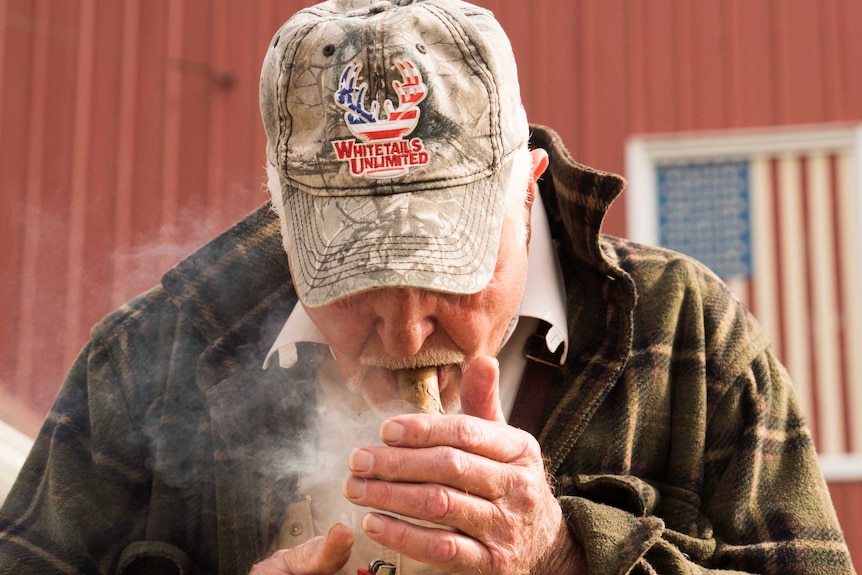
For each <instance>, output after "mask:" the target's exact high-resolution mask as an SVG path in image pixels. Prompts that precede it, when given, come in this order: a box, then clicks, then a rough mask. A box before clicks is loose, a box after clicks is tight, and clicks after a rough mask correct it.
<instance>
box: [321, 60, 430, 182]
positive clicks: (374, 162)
mask: <svg viewBox="0 0 862 575" xmlns="http://www.w3.org/2000/svg"><path fill="white" fill-rule="evenodd" d="M395 65H396V66H398V69H399V71H400V72H401V78H402V81H398V80H395V81H393V82H392V86H393V87H394V88H395V93H396V94H397V95H398V107H397V108H396V107H395V106H394V105H393V104H392V101H391V100H389V99H387V100H386V101H385V102H384V103H383V109H384V111H385V112H386V119H385V120H383V119H380V118H379V113H380V104H379V103H378V102H377V101H376V100H375V101H373V102H372V103H371V107H370V108H367V107H366V106H365V96H366V91H367V89H368V84H367V83H365V82H363V81H361V80H360V77H359V73H360V72H361V71H362V64H360V63H352V64H348V66H347V67H346V68H344V71H343V72H342V73H341V78H340V80H339V86H338V91H337V92H335V103H336V104H338V106H339V107H341V108H342V109H344V120H345V122H346V123H347V127H348V129H349V130H350V132H351V133H352V134H353V135H354V136H356V137H357V138H359V140H361V142H357V141H356V140H336V141H333V142H332V145H333V147H334V148H335V152H336V154H337V155H338V159H339V160H343V161H349V162H350V171H351V173H353V174H354V175H357V176H358V175H367V176H372V177H376V178H391V177H394V176H397V175H401V174H404V173H405V172H407V170H408V169H409V168H410V166H413V165H424V164H426V163H428V152H426V151H425V146H424V144H423V142H422V139H421V138H413V139H411V140H409V141H407V140H404V139H403V138H404V136H406V135H407V134H409V133H411V132H412V131H413V130H414V129H415V128H416V125H417V124H418V123H419V114H420V110H419V107H418V104H419V102H421V101H422V100H424V99H425V95H426V94H427V93H428V88H427V87H426V86H425V83H424V82H423V81H422V75H421V74H420V73H419V69H418V68H416V66H415V65H414V64H413V62H411V61H410V60H397V61H396V62H395Z"/></svg>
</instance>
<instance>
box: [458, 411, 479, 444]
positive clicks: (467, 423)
mask: <svg viewBox="0 0 862 575" xmlns="http://www.w3.org/2000/svg"><path fill="white" fill-rule="evenodd" d="M456 432H457V434H458V442H459V445H463V446H464V447H465V448H466V449H467V450H470V449H471V448H475V447H478V446H481V445H482V444H483V443H484V442H485V434H484V433H483V432H482V427H481V426H480V425H478V423H477V422H476V421H474V420H473V419H472V418H467V417H464V418H461V419H460V420H459V422H458V426H457V428H456Z"/></svg>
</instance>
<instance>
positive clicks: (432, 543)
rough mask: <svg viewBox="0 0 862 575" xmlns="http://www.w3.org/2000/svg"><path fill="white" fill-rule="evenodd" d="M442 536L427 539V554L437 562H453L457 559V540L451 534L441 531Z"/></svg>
mask: <svg viewBox="0 0 862 575" xmlns="http://www.w3.org/2000/svg"><path fill="white" fill-rule="evenodd" d="M440 533H441V535H442V537H434V538H432V539H431V540H429V543H428V554H429V556H431V557H433V558H434V559H435V561H436V562H437V563H444V564H447V565H449V564H454V562H455V561H456V560H457V559H458V556H459V552H458V542H457V541H456V539H455V537H454V536H452V534H450V533H448V532H445V531H441V532H440Z"/></svg>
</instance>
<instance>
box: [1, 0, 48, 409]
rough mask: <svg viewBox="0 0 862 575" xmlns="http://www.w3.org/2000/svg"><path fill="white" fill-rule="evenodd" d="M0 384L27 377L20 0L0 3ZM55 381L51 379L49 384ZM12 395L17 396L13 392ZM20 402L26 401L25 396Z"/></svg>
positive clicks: (25, 27)
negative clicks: (21, 345) (21, 367)
mask: <svg viewBox="0 0 862 575" xmlns="http://www.w3.org/2000/svg"><path fill="white" fill-rule="evenodd" d="M0 9H2V12H0V25H2V29H0V73H2V76H0V195H2V199H3V205H4V208H3V210H2V211H0V222H2V225H0V245H2V246H3V249H0V274H2V277H3V281H0V325H2V326H4V327H3V330H2V333H3V335H2V336H0V337H2V339H0V385H2V387H4V388H5V395H7V396H9V398H13V397H17V396H19V395H23V394H24V393H25V388H26V386H28V385H31V382H22V381H21V380H19V379H18V377H16V375H17V374H16V371H17V370H16V363H17V357H18V347H17V346H16V345H15V342H18V341H21V339H20V335H21V331H20V330H21V324H20V319H21V317H20V316H21V313H20V311H21V296H22V292H21V282H20V281H19V278H20V276H21V272H22V267H21V266H22V265H23V249H24V233H25V229H26V228H25V226H24V223H25V214H26V211H25V207H26V189H27V150H28V149H29V147H30V139H31V138H32V137H33V135H32V132H31V131H30V119H31V118H30V114H29V110H28V105H29V103H30V98H31V86H32V82H33V66H32V65H31V62H32V59H33V54H34V41H35V35H34V34H33V33H32V30H31V28H32V23H33V20H34V14H35V4H34V3H32V2H28V1H25V0H20V1H14V0H6V1H4V2H3V4H2V5H0ZM53 385H56V384H53ZM18 399H19V400H20V399H22V398H21V397H18ZM9 404H10V402H9V401H0V410H2V411H0V415H3V416H4V417H6V418H7V421H11V422H12V423H17V420H15V419H10V418H11V417H13V416H14V415H15V414H16V412H17V411H18V410H16V409H7V408H5V407H4V406H8V405H9ZM25 404H26V402H25Z"/></svg>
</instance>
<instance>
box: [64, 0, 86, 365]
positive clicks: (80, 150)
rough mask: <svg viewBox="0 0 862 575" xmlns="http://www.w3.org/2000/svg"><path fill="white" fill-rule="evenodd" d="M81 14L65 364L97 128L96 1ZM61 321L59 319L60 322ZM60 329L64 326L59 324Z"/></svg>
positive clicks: (73, 331)
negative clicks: (94, 107) (94, 115)
mask: <svg viewBox="0 0 862 575" xmlns="http://www.w3.org/2000/svg"><path fill="white" fill-rule="evenodd" d="M80 6H81V14H80V20H79V27H78V30H77V40H78V53H77V66H76V67H77V84H76V87H75V88H76V89H75V98H74V108H73V114H74V116H73V128H72V149H71V158H72V173H71V174H70V190H69V191H70V196H69V200H70V206H69V218H68V220H67V221H66V227H67V228H68V235H67V237H68V239H67V241H66V242H65V246H64V245H63V244H62V243H61V244H60V246H58V247H60V251H62V249H63V247H65V251H66V261H67V262H68V269H67V273H66V279H65V281H64V282H63V285H64V286H66V302H65V305H64V306H63V308H62V309H58V310H57V312H58V317H59V318H62V319H63V321H64V323H65V325H63V329H62V333H63V340H64V345H63V353H62V354H61V357H62V358H63V361H62V365H70V364H71V363H72V362H73V361H74V359H75V356H76V355H77V353H78V350H77V349H75V346H74V344H73V343H72V342H74V341H75V340H76V339H77V337H76V336H77V332H78V326H79V325H80V324H81V322H82V320H83V319H84V317H83V315H82V311H83V310H82V300H83V297H84V296H83V294H84V287H85V281H86V280H85V277H86V275H85V272H86V270H87V267H85V262H84V253H85V252H86V248H85V241H86V233H87V227H86V214H87V204H88V202H89V201H90V200H91V199H92V198H88V191H89V181H88V180H89V163H88V158H90V157H91V155H92V154H91V150H90V145H91V143H92V141H91V133H92V129H93V107H92V106H93V76H94V61H93V60H94V59H95V37H96V36H95V18H96V14H95V9H96V6H95V2H94V0H82V1H81V3H80ZM58 323H59V322H58ZM57 327H58V328H59V327H60V326H57Z"/></svg>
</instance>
